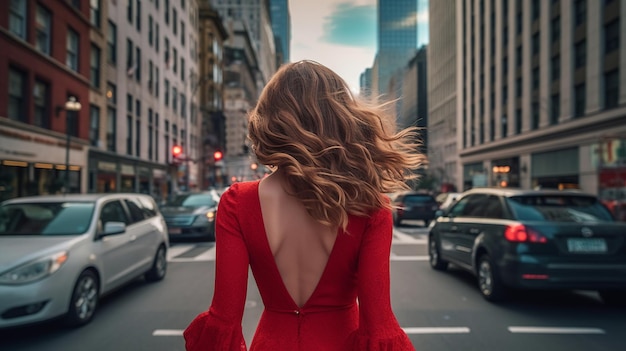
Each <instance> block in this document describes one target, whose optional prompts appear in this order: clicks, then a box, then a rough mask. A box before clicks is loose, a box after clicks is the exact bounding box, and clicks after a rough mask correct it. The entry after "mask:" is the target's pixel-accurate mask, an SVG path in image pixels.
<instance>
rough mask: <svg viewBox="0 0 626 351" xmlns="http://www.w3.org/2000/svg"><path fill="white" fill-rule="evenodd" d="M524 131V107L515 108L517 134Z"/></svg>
mask: <svg viewBox="0 0 626 351" xmlns="http://www.w3.org/2000/svg"><path fill="white" fill-rule="evenodd" d="M521 133H522V109H521V108H518V109H516V110H515V134H521Z"/></svg>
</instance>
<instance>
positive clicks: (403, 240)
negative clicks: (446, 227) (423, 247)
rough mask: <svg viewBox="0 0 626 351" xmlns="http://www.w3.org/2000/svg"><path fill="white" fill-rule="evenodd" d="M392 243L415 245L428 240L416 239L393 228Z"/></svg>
mask: <svg viewBox="0 0 626 351" xmlns="http://www.w3.org/2000/svg"><path fill="white" fill-rule="evenodd" d="M392 243H393V244H394V245H416V244H426V243H428V240H426V239H416V238H414V237H412V236H410V235H408V234H404V233H402V232H400V231H398V230H396V229H394V230H393V241H392Z"/></svg>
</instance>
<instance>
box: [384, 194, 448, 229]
mask: <svg viewBox="0 0 626 351" xmlns="http://www.w3.org/2000/svg"><path fill="white" fill-rule="evenodd" d="M392 206H393V210H392V213H393V224H394V225H395V226H400V225H402V221H404V220H421V221H423V222H424V226H428V224H429V223H430V221H432V220H433V219H434V218H435V212H436V211H437V209H439V206H438V205H437V201H435V198H434V197H433V196H432V195H430V194H426V193H420V192H416V191H406V192H401V193H398V194H395V195H394V197H393V200H392Z"/></svg>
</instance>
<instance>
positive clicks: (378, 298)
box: [353, 210, 415, 351]
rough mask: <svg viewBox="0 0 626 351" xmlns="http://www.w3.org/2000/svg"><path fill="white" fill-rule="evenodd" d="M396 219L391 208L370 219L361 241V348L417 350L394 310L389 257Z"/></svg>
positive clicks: (356, 338) (356, 346)
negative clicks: (392, 307)
mask: <svg viewBox="0 0 626 351" xmlns="http://www.w3.org/2000/svg"><path fill="white" fill-rule="evenodd" d="M392 237H393V222H392V217H391V211H388V210H380V211H378V212H376V213H375V214H374V215H373V216H372V218H371V219H370V223H369V226H368V228H367V229H366V231H365V233H364V234H363V239H362V242H361V248H360V251H359V264H358V274H357V277H358V299H359V315H360V320H359V330H358V331H357V332H356V333H355V335H354V336H353V345H354V346H353V349H354V350H358V351H382V350H385V351H409V350H410V351H414V350H415V348H414V347H413V344H412V343H411V340H410V339H409V338H408V336H407V335H406V333H405V332H404V331H403V330H402V328H400V325H399V324H398V321H397V320H396V317H395V315H394V314H393V310H392V309H391V285H390V278H389V256H390V253H391V239H392Z"/></svg>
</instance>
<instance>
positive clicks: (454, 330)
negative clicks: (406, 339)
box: [402, 327, 470, 334]
mask: <svg viewBox="0 0 626 351" xmlns="http://www.w3.org/2000/svg"><path fill="white" fill-rule="evenodd" d="M402 330H404V332H405V333H407V334H468V333H469V332H470V328H468V327H439V328H430V327H424V328H417V327H410V328H402Z"/></svg>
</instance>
